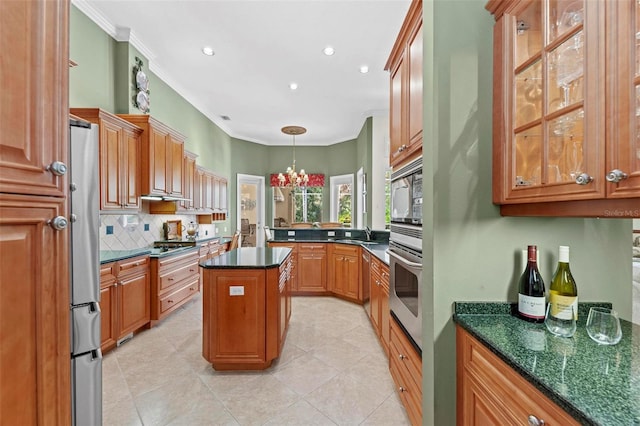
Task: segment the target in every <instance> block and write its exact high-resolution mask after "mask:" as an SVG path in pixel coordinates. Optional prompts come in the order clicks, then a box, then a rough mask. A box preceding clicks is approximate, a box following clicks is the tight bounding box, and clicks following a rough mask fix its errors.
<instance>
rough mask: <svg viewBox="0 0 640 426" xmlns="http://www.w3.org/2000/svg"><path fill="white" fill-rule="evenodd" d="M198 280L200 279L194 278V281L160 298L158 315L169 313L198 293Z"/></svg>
mask: <svg viewBox="0 0 640 426" xmlns="http://www.w3.org/2000/svg"><path fill="white" fill-rule="evenodd" d="M199 279H200V278H199V277H197V276H196V279H195V280H191V281H189V282H187V283H186V284H185V285H184V286H182V287H180V288H179V289H177V290H176V291H174V292H172V293H169V294H167V295H166V296H162V297H161V298H160V314H165V313H167V312H169V311H171V310H172V308H175V307H178V306H180V305H181V302H183V301H184V300H186V299H188V298H189V297H191V296H193V295H194V294H196V293H198V291H199V290H200V283H199Z"/></svg>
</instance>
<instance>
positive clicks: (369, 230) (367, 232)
mask: <svg viewBox="0 0 640 426" xmlns="http://www.w3.org/2000/svg"><path fill="white" fill-rule="evenodd" d="M364 233H365V234H366V235H367V241H371V228H369V227H368V226H367V227H366V228H364Z"/></svg>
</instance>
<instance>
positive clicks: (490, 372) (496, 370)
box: [457, 328, 579, 425]
mask: <svg viewBox="0 0 640 426" xmlns="http://www.w3.org/2000/svg"><path fill="white" fill-rule="evenodd" d="M457 334H458V336H457V344H458V345H459V346H460V350H461V351H462V357H461V360H460V361H461V362H462V365H463V367H462V368H463V371H461V374H463V375H464V376H465V377H467V378H468V379H467V381H471V382H474V383H475V384H476V386H477V387H478V388H479V389H480V390H481V391H480V392H481V394H482V396H483V398H485V399H486V400H488V401H495V405H496V406H498V407H500V410H501V411H503V412H504V414H505V415H508V417H510V418H511V419H512V420H513V421H514V422H518V423H522V424H526V423H527V419H528V418H529V416H530V415H533V416H536V417H537V418H538V419H541V420H544V422H545V424H548V425H578V424H579V423H577V422H576V421H575V420H574V419H573V418H572V417H571V416H570V415H569V414H567V413H566V412H565V411H564V410H562V409H561V408H560V407H558V406H557V405H556V404H555V403H553V402H552V401H551V400H550V399H548V398H547V397H546V396H544V395H543V394H542V393H541V392H540V391H539V390H538V389H536V388H535V387H534V386H533V385H532V384H531V383H529V382H528V381H527V380H526V379H524V378H523V377H522V376H520V375H519V374H518V373H516V372H515V371H514V370H513V369H512V368H510V367H509V366H508V365H507V364H505V363H504V362H503V361H502V360H501V359H500V358H498V357H497V356H496V355H494V354H493V353H492V352H491V351H490V350H489V349H487V348H486V347H485V346H484V345H482V344H481V343H479V342H478V341H477V340H475V339H474V338H473V337H471V336H470V335H469V334H468V333H466V332H465V331H463V330H462V329H460V328H458V330H457ZM464 403H465V404H466V403H467V401H465V402H464Z"/></svg>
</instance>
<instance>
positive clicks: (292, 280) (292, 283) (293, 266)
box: [268, 241, 298, 295]
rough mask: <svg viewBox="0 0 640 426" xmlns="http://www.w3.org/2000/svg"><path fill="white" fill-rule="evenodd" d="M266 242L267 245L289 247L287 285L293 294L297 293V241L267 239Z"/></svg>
mask: <svg viewBox="0 0 640 426" xmlns="http://www.w3.org/2000/svg"><path fill="white" fill-rule="evenodd" d="M268 244H269V247H287V248H289V249H291V256H290V257H289V259H290V260H289V263H290V270H289V287H290V290H291V292H292V294H293V295H298V293H297V290H298V272H297V270H298V243H293V242H286V241H269V243H268Z"/></svg>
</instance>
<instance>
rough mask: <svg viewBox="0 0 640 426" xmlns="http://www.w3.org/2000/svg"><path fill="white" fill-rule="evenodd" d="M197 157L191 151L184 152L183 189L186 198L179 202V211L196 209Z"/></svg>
mask: <svg viewBox="0 0 640 426" xmlns="http://www.w3.org/2000/svg"><path fill="white" fill-rule="evenodd" d="M196 158H197V155H196V154H193V153H191V152H188V151H185V152H184V177H183V179H182V181H183V189H184V194H183V195H184V198H185V199H184V200H180V201H179V202H178V211H187V212H192V211H193V210H195V208H196V207H195V198H196V190H199V189H200V188H199V187H197V188H196Z"/></svg>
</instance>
